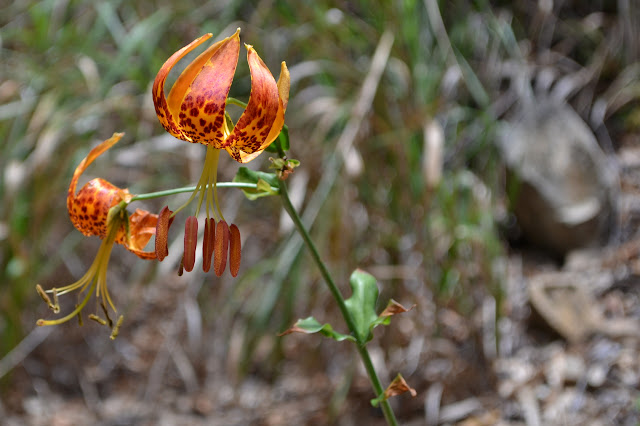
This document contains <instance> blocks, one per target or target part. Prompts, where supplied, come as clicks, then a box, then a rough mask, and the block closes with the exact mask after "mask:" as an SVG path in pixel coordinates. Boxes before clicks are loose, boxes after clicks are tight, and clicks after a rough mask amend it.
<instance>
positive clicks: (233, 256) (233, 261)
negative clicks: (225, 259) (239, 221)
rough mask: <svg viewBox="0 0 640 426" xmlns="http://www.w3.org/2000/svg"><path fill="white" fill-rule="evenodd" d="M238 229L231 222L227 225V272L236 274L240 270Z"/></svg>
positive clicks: (234, 275) (232, 274)
mask: <svg viewBox="0 0 640 426" xmlns="http://www.w3.org/2000/svg"><path fill="white" fill-rule="evenodd" d="M240 257H241V256H240V230H239V229H238V227H237V226H236V225H234V224H233V223H232V224H231V226H230V227H229V272H231V276H233V277H236V276H238V271H239V270H240Z"/></svg>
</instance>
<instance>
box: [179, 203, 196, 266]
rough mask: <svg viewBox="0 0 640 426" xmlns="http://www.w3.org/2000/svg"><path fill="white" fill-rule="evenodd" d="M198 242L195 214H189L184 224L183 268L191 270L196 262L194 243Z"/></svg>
mask: <svg viewBox="0 0 640 426" xmlns="http://www.w3.org/2000/svg"><path fill="white" fill-rule="evenodd" d="M197 244H198V219H197V218H196V217H195V216H189V217H188V218H187V221H186V223H185V224H184V257H183V259H182V261H183V263H184V270H185V271H187V272H191V271H193V265H195V263H196V245H197Z"/></svg>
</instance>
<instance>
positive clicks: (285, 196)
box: [280, 181, 398, 426]
mask: <svg viewBox="0 0 640 426" xmlns="http://www.w3.org/2000/svg"><path fill="white" fill-rule="evenodd" d="M280 197H281V198H282V204H283V205H284V209H285V210H286V212H287V213H288V214H289V217H291V220H292V221H293V223H294V225H295V227H296V229H297V230H298V233H299V234H300V236H301V237H302V239H303V240H304V242H305V244H306V245H307V248H308V249H309V251H310V252H311V257H313V260H314V261H315V263H316V265H317V266H318V269H320V274H321V275H322V278H324V281H325V282H326V284H327V286H328V287H329V291H331V294H332V295H333V298H334V299H335V300H336V302H337V303H338V307H339V308H340V312H342V316H343V317H344V320H345V322H346V323H347V327H349V330H350V331H351V333H352V334H353V335H355V334H356V333H355V331H356V325H355V322H354V320H353V317H352V316H351V313H350V312H349V310H348V309H347V305H346V304H345V303H344V298H343V297H342V293H340V289H338V286H336V283H335V282H334V281H333V278H332V277H331V274H330V273H329V270H328V269H327V267H326V265H325V264H324V262H323V261H322V259H321V258H320V254H319V253H318V249H317V248H316V246H315V244H314V243H313V241H312V240H311V236H310V235H309V232H308V231H307V229H306V228H305V226H304V224H303V223H302V219H300V216H299V215H298V212H297V211H296V209H295V207H293V204H292V203H291V199H290V198H289V193H288V191H287V185H286V184H285V182H284V181H281V182H280ZM356 346H357V348H358V353H359V354H360V358H361V359H362V363H363V364H364V368H365V370H367V374H368V375H369V380H371V384H372V386H373V390H374V392H375V394H376V397H377V396H379V395H381V394H382V392H384V389H383V387H382V384H381V383H380V379H379V378H378V374H377V373H376V370H375V367H374V366H373V362H372V361H371V356H370V355H369V351H368V350H367V347H366V346H365V345H364V344H360V342H358V343H356ZM380 406H381V407H382V412H383V414H384V417H385V419H386V420H387V423H388V424H389V425H392V426H397V425H398V422H397V420H396V417H395V415H394V413H393V409H392V408H391V405H390V404H389V401H387V400H385V401H382V402H381V403H380Z"/></svg>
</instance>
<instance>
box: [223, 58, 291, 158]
mask: <svg viewBox="0 0 640 426" xmlns="http://www.w3.org/2000/svg"><path fill="white" fill-rule="evenodd" d="M289 86H290V77H289V69H288V68H287V64H286V63H285V62H284V61H283V62H282V65H281V68H280V77H279V78H278V97H279V99H278V113H277V115H276V119H275V121H274V122H273V125H272V126H271V130H270V131H269V135H268V136H267V139H266V140H265V141H264V142H263V143H262V145H261V146H260V148H259V149H258V150H257V151H256V152H254V153H251V154H247V153H245V152H243V151H241V150H239V149H236V150H233V149H232V151H234V153H233V154H232V155H231V156H232V157H233V158H236V156H237V157H239V158H240V159H239V160H238V159H236V160H237V161H239V162H240V163H248V162H249V161H251V160H253V159H254V158H256V157H257V156H258V155H260V154H261V153H262V151H264V150H265V149H266V148H267V147H268V146H269V145H271V144H272V143H273V141H274V140H276V138H277V137H278V135H279V134H280V131H281V130H282V126H284V113H285V111H286V110H287V104H288V103H289ZM230 152H231V151H230Z"/></svg>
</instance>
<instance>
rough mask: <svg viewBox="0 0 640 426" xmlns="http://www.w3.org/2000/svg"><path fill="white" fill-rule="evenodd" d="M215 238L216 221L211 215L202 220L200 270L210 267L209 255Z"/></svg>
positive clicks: (207, 270) (211, 253) (211, 252)
mask: <svg viewBox="0 0 640 426" xmlns="http://www.w3.org/2000/svg"><path fill="white" fill-rule="evenodd" d="M215 239H216V221H215V220H214V219H213V218H212V217H211V218H208V219H205V221H204V237H203V239H202V270H203V271H204V272H209V269H211V256H212V255H213V249H214V244H215Z"/></svg>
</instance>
